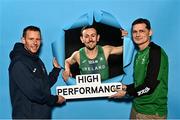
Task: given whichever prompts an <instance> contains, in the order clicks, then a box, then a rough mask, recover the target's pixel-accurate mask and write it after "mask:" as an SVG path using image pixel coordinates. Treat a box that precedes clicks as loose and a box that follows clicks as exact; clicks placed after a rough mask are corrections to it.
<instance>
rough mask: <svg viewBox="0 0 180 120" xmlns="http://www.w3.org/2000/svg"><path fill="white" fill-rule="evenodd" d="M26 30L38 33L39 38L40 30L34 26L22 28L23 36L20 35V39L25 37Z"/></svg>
mask: <svg viewBox="0 0 180 120" xmlns="http://www.w3.org/2000/svg"><path fill="white" fill-rule="evenodd" d="M28 30H31V31H38V32H39V33H40V37H41V30H40V28H39V27H36V26H32V25H31V26H27V27H25V28H24V30H23V34H22V37H25V36H26V33H27V31H28Z"/></svg>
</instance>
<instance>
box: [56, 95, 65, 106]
mask: <svg viewBox="0 0 180 120" xmlns="http://www.w3.org/2000/svg"><path fill="white" fill-rule="evenodd" d="M65 101H66V99H65V98H64V97H63V96H60V95H59V96H58V101H57V103H58V104H62V103H63V102H65Z"/></svg>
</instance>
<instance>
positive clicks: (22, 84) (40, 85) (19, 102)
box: [9, 43, 60, 119]
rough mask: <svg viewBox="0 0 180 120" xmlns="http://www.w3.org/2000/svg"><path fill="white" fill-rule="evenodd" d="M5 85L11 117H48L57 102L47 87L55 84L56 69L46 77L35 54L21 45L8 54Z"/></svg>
mask: <svg viewBox="0 0 180 120" xmlns="http://www.w3.org/2000/svg"><path fill="white" fill-rule="evenodd" d="M10 58H11V63H10V66H9V80H10V82H9V85H10V97H11V103H12V118H13V119H14V118H51V107H52V106H54V105H55V104H56V101H57V100H58V96H57V95H51V91H50V88H51V86H52V85H54V83H55V82H56V81H57V78H58V75H59V72H60V69H59V68H53V70H52V72H50V74H49V76H48V74H47V71H46V69H45V66H44V64H43V62H42V61H41V59H40V58H39V57H38V55H32V54H30V53H29V52H28V51H27V50H26V49H25V48H24V45H23V44H22V43H16V44H15V46H14V48H13V50H12V51H11V53H10Z"/></svg>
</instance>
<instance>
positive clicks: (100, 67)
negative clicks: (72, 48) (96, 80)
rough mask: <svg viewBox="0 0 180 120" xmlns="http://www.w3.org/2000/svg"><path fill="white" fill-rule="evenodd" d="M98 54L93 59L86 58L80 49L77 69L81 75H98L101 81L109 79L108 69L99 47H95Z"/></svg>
mask: <svg viewBox="0 0 180 120" xmlns="http://www.w3.org/2000/svg"><path fill="white" fill-rule="evenodd" d="M97 48H98V54H97V56H96V58H95V59H89V58H88V57H87V56H86V53H85V49H84V48H81V49H80V50H79V53H80V64H79V69H80V73H81V74H100V75H101V80H106V79H108V78H109V67H108V63H107V61H106V58H105V56H104V51H103V48H102V47H101V46H97Z"/></svg>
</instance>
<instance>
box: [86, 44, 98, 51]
mask: <svg viewBox="0 0 180 120" xmlns="http://www.w3.org/2000/svg"><path fill="white" fill-rule="evenodd" d="M86 48H87V49H88V50H94V49H95V48H96V45H95V46H93V47H90V46H86Z"/></svg>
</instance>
